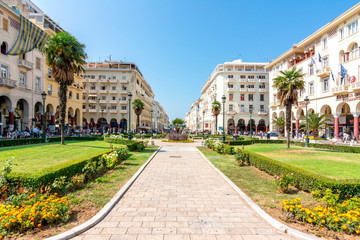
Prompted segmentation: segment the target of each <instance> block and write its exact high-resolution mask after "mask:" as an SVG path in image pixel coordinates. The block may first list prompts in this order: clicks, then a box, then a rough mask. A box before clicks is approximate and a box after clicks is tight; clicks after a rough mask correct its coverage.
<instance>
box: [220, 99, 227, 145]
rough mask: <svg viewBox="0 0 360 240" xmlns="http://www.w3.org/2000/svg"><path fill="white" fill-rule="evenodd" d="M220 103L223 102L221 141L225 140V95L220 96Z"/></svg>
mask: <svg viewBox="0 0 360 240" xmlns="http://www.w3.org/2000/svg"><path fill="white" fill-rule="evenodd" d="M221 100H222V103H223V136H222V141H223V142H224V141H225V101H226V97H225V95H223V96H222V98H221Z"/></svg>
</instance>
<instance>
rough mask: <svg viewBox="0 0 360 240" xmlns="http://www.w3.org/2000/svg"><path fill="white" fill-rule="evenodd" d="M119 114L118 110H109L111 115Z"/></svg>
mask: <svg viewBox="0 0 360 240" xmlns="http://www.w3.org/2000/svg"><path fill="white" fill-rule="evenodd" d="M117 112H118V110H116V109H110V110H109V113H117Z"/></svg>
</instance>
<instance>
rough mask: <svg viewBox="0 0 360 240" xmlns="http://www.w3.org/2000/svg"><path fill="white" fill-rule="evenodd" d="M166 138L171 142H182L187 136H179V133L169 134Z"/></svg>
mask: <svg viewBox="0 0 360 240" xmlns="http://www.w3.org/2000/svg"><path fill="white" fill-rule="evenodd" d="M167 138H168V139H169V140H173V141H184V140H187V139H188V135H187V134H180V133H169V134H168V135H167Z"/></svg>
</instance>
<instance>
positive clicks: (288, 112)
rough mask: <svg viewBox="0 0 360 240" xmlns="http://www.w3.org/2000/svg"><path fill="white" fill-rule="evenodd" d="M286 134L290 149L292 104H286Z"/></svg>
mask: <svg viewBox="0 0 360 240" xmlns="http://www.w3.org/2000/svg"><path fill="white" fill-rule="evenodd" d="M285 109H286V110H285V111H286V133H287V147H288V148H290V132H291V104H289V103H288V104H286V107H285Z"/></svg>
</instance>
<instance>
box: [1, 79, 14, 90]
mask: <svg viewBox="0 0 360 240" xmlns="http://www.w3.org/2000/svg"><path fill="white" fill-rule="evenodd" d="M0 86H4V87H9V88H14V87H16V81H15V80H12V79H8V78H0Z"/></svg>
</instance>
